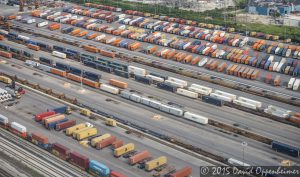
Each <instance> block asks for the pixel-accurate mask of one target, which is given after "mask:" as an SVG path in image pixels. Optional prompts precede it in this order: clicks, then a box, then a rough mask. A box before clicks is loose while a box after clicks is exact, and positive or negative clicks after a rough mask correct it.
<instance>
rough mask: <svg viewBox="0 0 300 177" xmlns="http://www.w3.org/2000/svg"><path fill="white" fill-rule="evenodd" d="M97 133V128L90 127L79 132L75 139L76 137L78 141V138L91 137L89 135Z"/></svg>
mask: <svg viewBox="0 0 300 177" xmlns="http://www.w3.org/2000/svg"><path fill="white" fill-rule="evenodd" d="M97 133H98V130H97V128H90V129H88V130H85V131H81V132H79V133H78V134H77V135H76V139H77V140H78V141H80V140H83V139H85V138H88V137H91V136H95V135H97Z"/></svg>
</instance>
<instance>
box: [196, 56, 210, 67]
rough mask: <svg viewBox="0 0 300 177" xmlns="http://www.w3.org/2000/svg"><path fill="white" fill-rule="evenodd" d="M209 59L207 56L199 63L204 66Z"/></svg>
mask: <svg viewBox="0 0 300 177" xmlns="http://www.w3.org/2000/svg"><path fill="white" fill-rule="evenodd" d="M207 61H208V59H207V58H203V59H202V60H201V61H200V62H199V63H198V66H200V67H202V66H204V65H205V64H206V63H207Z"/></svg>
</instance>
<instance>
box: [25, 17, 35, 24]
mask: <svg viewBox="0 0 300 177" xmlns="http://www.w3.org/2000/svg"><path fill="white" fill-rule="evenodd" d="M26 23H27V24H31V23H35V19H33V18H32V19H28V20H26Z"/></svg>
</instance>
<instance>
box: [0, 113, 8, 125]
mask: <svg viewBox="0 0 300 177" xmlns="http://www.w3.org/2000/svg"><path fill="white" fill-rule="evenodd" d="M0 126H1V127H3V128H7V126H8V118H7V117H5V116H4V115H2V114H0Z"/></svg>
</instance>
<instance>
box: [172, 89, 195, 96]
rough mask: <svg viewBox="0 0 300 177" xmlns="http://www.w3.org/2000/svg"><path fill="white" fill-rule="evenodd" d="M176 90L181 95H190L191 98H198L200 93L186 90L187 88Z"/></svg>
mask: <svg viewBox="0 0 300 177" xmlns="http://www.w3.org/2000/svg"><path fill="white" fill-rule="evenodd" d="M176 92H177V93H178V94H179V95H183V96H187V97H190V98H198V93H196V92H192V91H190V90H185V89H182V88H178V89H177V91H176Z"/></svg>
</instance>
